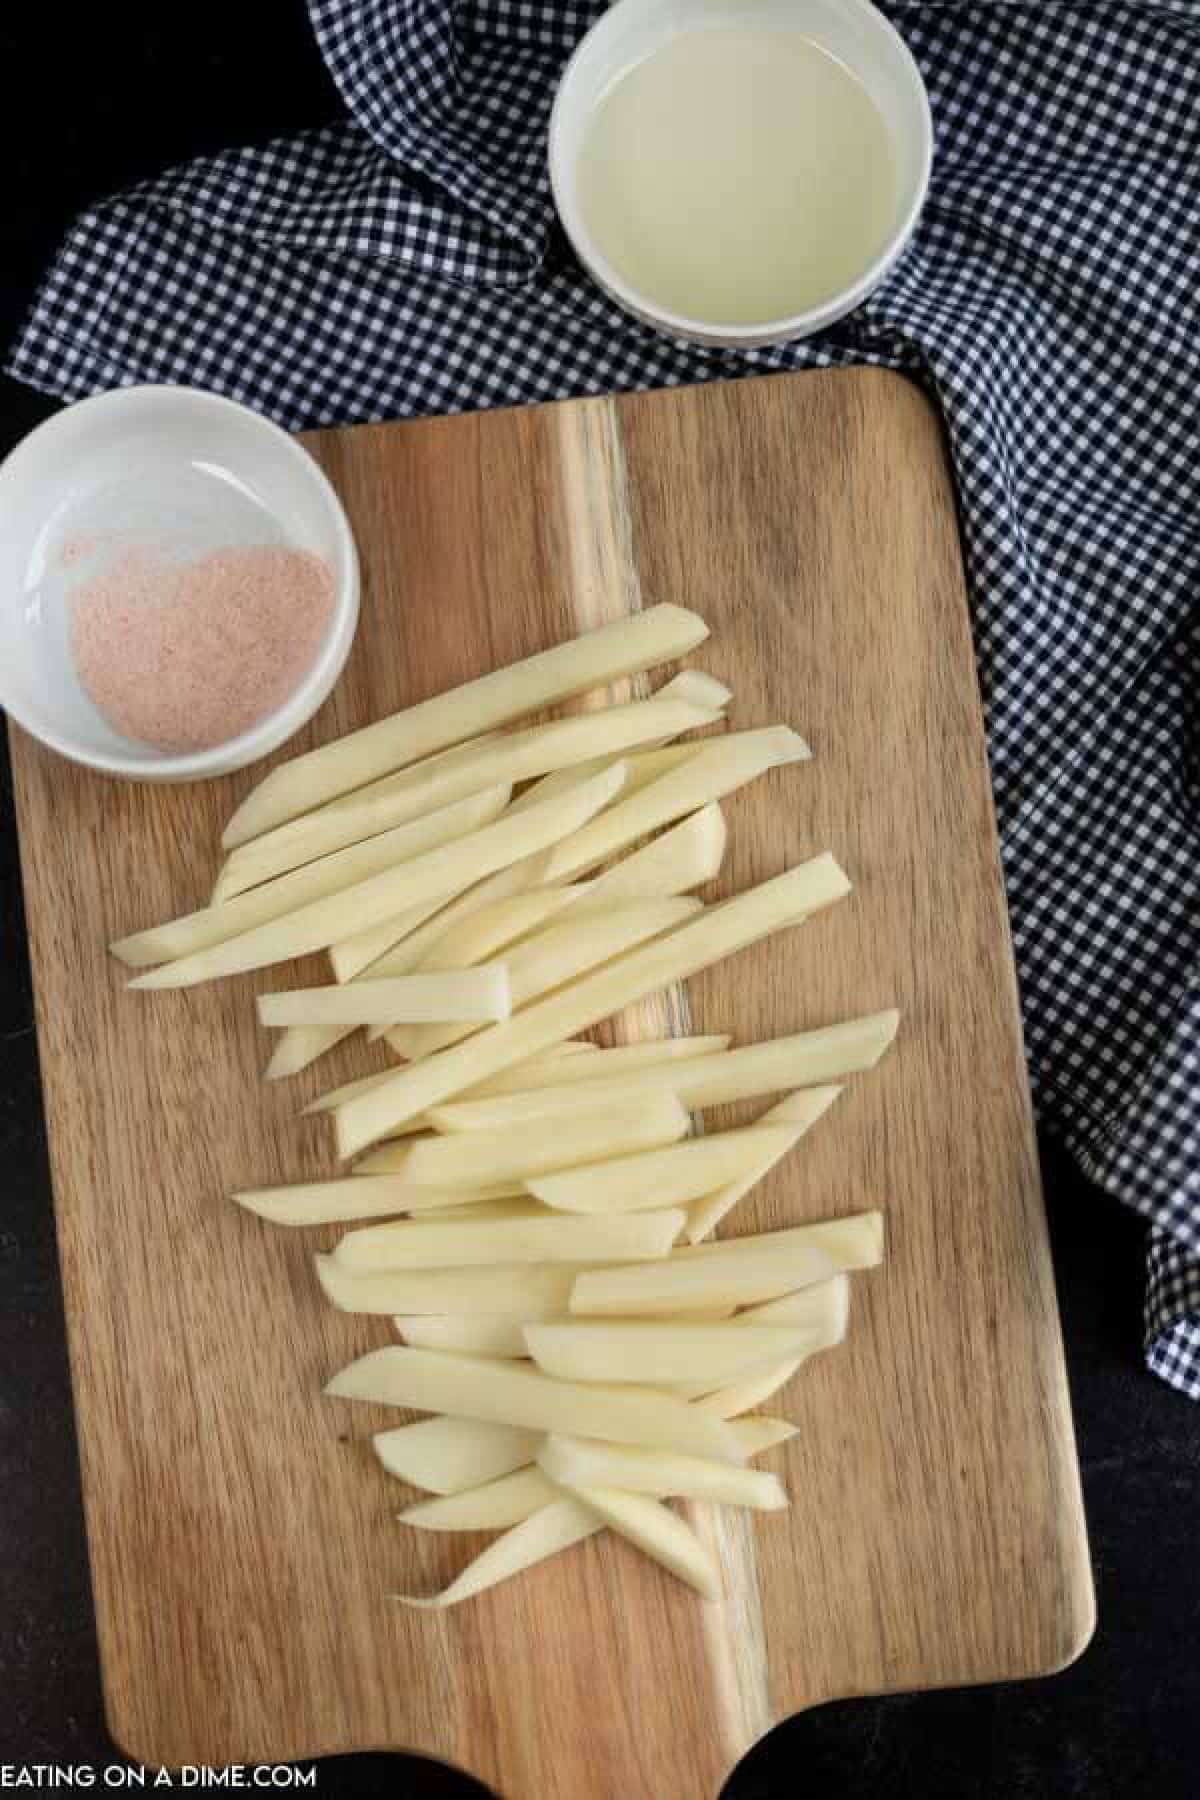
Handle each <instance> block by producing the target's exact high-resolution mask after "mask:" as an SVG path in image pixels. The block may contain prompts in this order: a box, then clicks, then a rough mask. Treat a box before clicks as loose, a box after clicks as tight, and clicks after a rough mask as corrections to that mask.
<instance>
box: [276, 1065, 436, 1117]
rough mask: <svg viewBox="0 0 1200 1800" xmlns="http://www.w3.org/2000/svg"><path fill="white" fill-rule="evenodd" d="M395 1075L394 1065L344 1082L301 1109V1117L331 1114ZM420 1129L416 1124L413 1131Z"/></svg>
mask: <svg viewBox="0 0 1200 1800" xmlns="http://www.w3.org/2000/svg"><path fill="white" fill-rule="evenodd" d="M395 1073H396V1070H395V1066H394V1065H393V1067H392V1068H390V1069H376V1070H374V1071H373V1073H372V1074H370V1075H356V1076H355V1078H354V1080H353V1081H343V1082H342V1083H341V1085H340V1086H339V1087H335V1088H330V1090H329V1092H328V1093H327V1094H319V1095H318V1096H317V1098H316V1099H315V1100H310V1101H309V1103H308V1105H307V1106H304V1107H301V1109H300V1117H301V1118H302V1119H303V1118H307V1117H308V1116H309V1115H310V1114H312V1113H320V1112H331V1111H332V1110H333V1108H334V1107H335V1106H340V1105H341V1103H342V1101H343V1100H349V1099H351V1098H352V1097H353V1096H354V1095H355V1094H369V1093H370V1091H371V1089H372V1088H376V1087H379V1085H380V1084H381V1083H382V1082H384V1081H390V1080H391V1078H392V1076H393V1075H394V1074H395ZM418 1129H420V1128H419V1127H418V1126H416V1125H415V1124H414V1126H413V1130H414V1131H415V1130H418Z"/></svg>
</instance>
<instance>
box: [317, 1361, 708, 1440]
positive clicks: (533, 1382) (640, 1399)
mask: <svg viewBox="0 0 1200 1800" xmlns="http://www.w3.org/2000/svg"><path fill="white" fill-rule="evenodd" d="M325 1392H326V1393H327V1394H329V1395H331V1396H333V1397H335V1398H339V1399H343V1400H369V1401H373V1402H375V1403H377V1404H379V1405H383V1406H412V1407H419V1408H421V1409H422V1410H423V1411H427V1412H446V1413H451V1414H453V1415H454V1416H455V1417H459V1418H469V1419H492V1420H494V1421H496V1423H498V1424H501V1425H524V1426H525V1427H527V1429H529V1430H531V1431H561V1432H567V1433H572V1434H575V1433H577V1434H578V1435H579V1436H580V1437H596V1438H605V1439H612V1440H614V1441H615V1442H617V1443H631V1444H649V1445H651V1446H652V1447H654V1448H655V1449H664V1450H686V1451H688V1452H690V1453H691V1454H693V1455H696V1456H709V1457H715V1458H716V1459H717V1460H718V1461H721V1462H740V1461H741V1460H742V1452H741V1449H740V1447H739V1445H738V1441H737V1437H736V1434H735V1433H733V1432H731V1431H729V1430H728V1428H727V1427H726V1426H725V1424H724V1423H723V1421H721V1420H718V1419H717V1418H716V1416H715V1415H714V1414H713V1413H712V1412H704V1411H702V1410H701V1409H700V1408H699V1407H696V1406H687V1405H685V1404H684V1402H683V1401H681V1400H676V1399H674V1398H673V1397H672V1396H671V1395H669V1394H663V1393H659V1392H657V1391H656V1390H655V1389H654V1388H636V1387H602V1386H600V1385H599V1384H596V1385H592V1384H590V1383H585V1382H577V1381H553V1380H551V1378H550V1376H548V1375H543V1374H542V1373H541V1371H540V1370H539V1369H533V1368H530V1367H529V1366H528V1365H526V1364H525V1363H518V1362H500V1361H495V1360H493V1359H491V1358H489V1357H485V1356H458V1355H454V1354H452V1353H451V1352H449V1351H444V1350H409V1349H407V1348H405V1347H404V1346H402V1345H399V1344H389V1345H387V1346H386V1347H385V1348H384V1349H382V1350H370V1351H368V1352H367V1354H366V1355H365V1356H360V1357H359V1359H358V1361H357V1362H353V1363H351V1364H350V1365H349V1367H348V1368H345V1369H343V1370H342V1371H341V1372H340V1373H339V1374H337V1375H335V1376H334V1378H333V1380H332V1381H330V1382H329V1383H328V1385H327V1386H326V1388H325Z"/></svg>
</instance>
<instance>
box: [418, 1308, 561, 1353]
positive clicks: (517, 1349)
mask: <svg viewBox="0 0 1200 1800" xmlns="http://www.w3.org/2000/svg"><path fill="white" fill-rule="evenodd" d="M392 1323H393V1325H395V1327H396V1330H397V1331H398V1332H399V1333H400V1336H401V1337H402V1338H403V1339H404V1341H405V1343H406V1344H412V1345H413V1346H414V1348H416V1349H418V1350H462V1351H465V1352H466V1354H467V1355H468V1356H517V1357H527V1356H528V1355H529V1351H528V1349H527V1348H526V1345H525V1326H526V1324H527V1323H528V1320H526V1319H524V1318H522V1316H521V1314H520V1313H476V1314H475V1315H474V1316H472V1315H471V1314H470V1313H442V1314H438V1315H436V1316H434V1317H433V1318H422V1317H421V1316H420V1314H416V1315H413V1314H407V1313H406V1314H403V1315H400V1316H398V1317H396V1318H394V1319H393V1320H392Z"/></svg>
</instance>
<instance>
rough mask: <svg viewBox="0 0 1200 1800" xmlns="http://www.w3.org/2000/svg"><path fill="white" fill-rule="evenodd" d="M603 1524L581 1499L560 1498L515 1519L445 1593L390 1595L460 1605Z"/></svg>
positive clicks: (422, 1603) (411, 1602) (437, 1605)
mask: <svg viewBox="0 0 1200 1800" xmlns="http://www.w3.org/2000/svg"><path fill="white" fill-rule="evenodd" d="M603 1530H604V1523H603V1521H602V1520H601V1519H599V1518H598V1517H597V1515H596V1514H595V1513H594V1512H591V1511H590V1510H589V1509H588V1508H587V1507H586V1506H584V1505H583V1503H582V1502H581V1501H579V1500H575V1499H570V1498H563V1499H558V1500H556V1501H555V1502H554V1504H553V1505H552V1506H543V1508H542V1509H541V1511H540V1512H536V1513H533V1514H531V1515H530V1517H529V1518H528V1519H523V1520H522V1521H521V1523H520V1524H519V1525H514V1526H513V1527H512V1529H511V1530H510V1531H506V1532H505V1533H504V1536H503V1537H500V1538H497V1539H496V1542H495V1543H494V1544H489V1545H488V1547H487V1549H486V1550H484V1551H482V1552H481V1553H480V1554H479V1555H478V1556H477V1557H476V1558H475V1560H474V1562H471V1563H468V1564H467V1566H466V1568H465V1569H464V1570H463V1572H462V1574H461V1575H459V1576H458V1578H457V1579H456V1580H454V1581H452V1582H451V1583H450V1586H449V1587H448V1588H443V1589H442V1592H441V1593H440V1594H431V1595H429V1596H428V1597H427V1598H422V1597H421V1596H420V1595H418V1594H391V1595H389V1599H392V1600H395V1601H397V1602H398V1603H399V1605H401V1606H415V1607H419V1608H421V1609H423V1610H426V1611H438V1610H440V1609H441V1608H442V1607H446V1606H457V1605H458V1604H459V1603H460V1601H463V1600H472V1599H474V1597H475V1595H476V1594H482V1593H484V1592H485V1590H486V1589H488V1588H492V1587H496V1586H497V1585H498V1583H500V1582H502V1581H511V1579H512V1577H513V1576H514V1575H522V1574H524V1572H525V1570H526V1569H531V1568H533V1567H534V1565H535V1564H536V1563H540V1562H545V1560H546V1558H547V1557H550V1556H557V1555H558V1554H559V1552H560V1551H561V1550H569V1549H570V1548H571V1546H572V1544H578V1543H581V1542H582V1541H583V1539H584V1538H589V1537H595V1535H596V1533H597V1532H599V1531H603Z"/></svg>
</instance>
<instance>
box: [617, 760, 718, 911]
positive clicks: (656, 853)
mask: <svg viewBox="0 0 1200 1800" xmlns="http://www.w3.org/2000/svg"><path fill="white" fill-rule="evenodd" d="M628 785H629V784H628V782H626V788H628ZM728 839H729V833H728V831H727V829H726V826H725V815H724V814H723V813H722V811H721V808H720V807H719V806H718V805H717V803H716V801H715V800H714V801H713V802H712V804H711V805H709V806H702V807H701V809H700V811H699V812H694V813H692V814H690V815H689V817H688V818H686V819H681V820H680V822H679V824H678V825H672V827H671V829H670V830H669V831H664V832H661V833H660V834H659V836H658V837H656V838H654V839H653V840H652V841H651V842H650V843H649V844H644V845H643V846H642V848H641V849H640V850H635V851H634V852H633V853H632V855H630V856H625V857H622V859H621V861H620V862H616V863H613V865H612V867H611V868H609V869H606V870H605V872H604V874H603V875H597V876H596V877H595V878H594V880H593V881H592V882H591V884H590V890H589V892H590V899H591V900H592V901H593V902H600V901H603V900H638V899H641V898H643V897H644V896H649V895H652V894H686V893H687V892H688V890H689V889H690V888H695V887H703V885H704V883H705V882H706V881H712V880H713V879H714V878H715V877H716V875H718V874H719V873H720V868H721V864H722V862H723V861H724V859H725V846H726V844H727V842H728Z"/></svg>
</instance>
